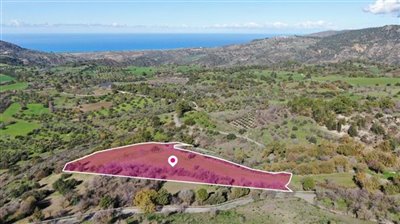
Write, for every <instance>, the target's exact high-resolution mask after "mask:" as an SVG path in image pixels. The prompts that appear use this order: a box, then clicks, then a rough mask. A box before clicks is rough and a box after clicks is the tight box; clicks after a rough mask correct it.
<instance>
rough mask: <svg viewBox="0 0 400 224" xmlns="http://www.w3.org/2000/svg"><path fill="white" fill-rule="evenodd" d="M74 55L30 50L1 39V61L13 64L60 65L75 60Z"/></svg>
mask: <svg viewBox="0 0 400 224" xmlns="http://www.w3.org/2000/svg"><path fill="white" fill-rule="evenodd" d="M75 60H76V59H75V57H74V56H72V55H61V54H54V53H46V52H40V51H34V50H29V49H26V48H22V47H19V46H17V45H15V44H12V43H8V42H5V41H1V40H0V62H1V63H4V64H11V65H58V64H64V63H67V62H70V61H75Z"/></svg>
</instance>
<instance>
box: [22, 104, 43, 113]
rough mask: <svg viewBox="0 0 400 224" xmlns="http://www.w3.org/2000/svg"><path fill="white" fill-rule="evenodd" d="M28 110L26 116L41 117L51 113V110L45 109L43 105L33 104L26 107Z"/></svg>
mask: <svg viewBox="0 0 400 224" xmlns="http://www.w3.org/2000/svg"><path fill="white" fill-rule="evenodd" d="M26 107H27V108H28V109H27V110H25V111H24V114H26V115H40V114H44V113H48V112H49V108H45V107H44V106H43V104H40V103H31V104H28V105H27V106H26Z"/></svg>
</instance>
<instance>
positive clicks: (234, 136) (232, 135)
mask: <svg viewBox="0 0 400 224" xmlns="http://www.w3.org/2000/svg"><path fill="white" fill-rule="evenodd" d="M226 139H228V140H235V139H236V135H235V134H232V133H230V134H228V135H227V136H226Z"/></svg>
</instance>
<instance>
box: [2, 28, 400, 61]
mask: <svg viewBox="0 0 400 224" xmlns="http://www.w3.org/2000/svg"><path fill="white" fill-rule="evenodd" d="M399 52H400V25H387V26H383V27H374V28H366V29H359V30H345V31H325V32H320V33H316V34H310V35H304V36H282V37H273V38H265V39H257V40H253V41H250V42H248V43H245V44H234V45H228V46H222V47H214V48H186V49H175V50H148V51H120V52H86V53H46V52H40V51H34V50H29V49H25V48H21V47H19V46H17V45H14V44H11V43H7V42H4V41H1V42H0V62H2V63H11V64H32V65H41V66H46V65H59V64H65V63H80V62H92V63H100V64H109V65H137V66H156V65H161V64H177V65H188V64H198V65H203V66H210V67H213V66H237V65H271V64H276V63H282V62H286V61H296V62H299V63H325V62H338V61H345V60H355V59H359V60H367V61H374V62H379V63H384V64H400V56H399V55H400V53H399Z"/></svg>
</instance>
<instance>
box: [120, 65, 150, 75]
mask: <svg viewBox="0 0 400 224" xmlns="http://www.w3.org/2000/svg"><path fill="white" fill-rule="evenodd" d="M127 70H128V71H129V72H130V73H132V74H134V75H144V76H152V75H154V73H155V72H156V71H157V70H156V69H155V68H152V67H138V66H129V67H127Z"/></svg>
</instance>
